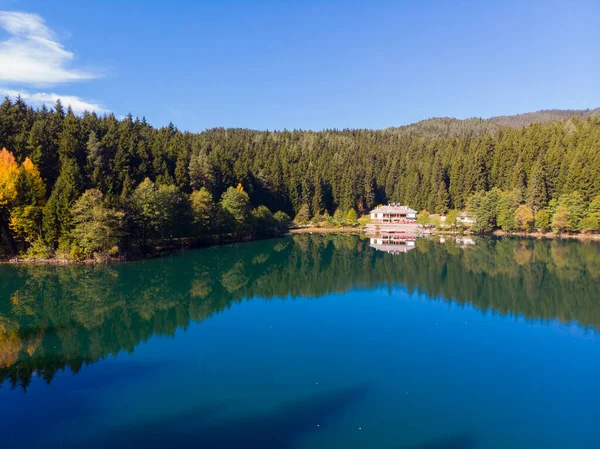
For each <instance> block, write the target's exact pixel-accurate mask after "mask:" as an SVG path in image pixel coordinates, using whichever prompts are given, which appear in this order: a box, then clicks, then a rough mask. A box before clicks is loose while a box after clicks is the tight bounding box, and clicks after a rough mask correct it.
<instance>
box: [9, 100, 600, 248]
mask: <svg viewBox="0 0 600 449" xmlns="http://www.w3.org/2000/svg"><path fill="white" fill-rule="evenodd" d="M595 112H596V113H595ZM536 114H538V115H536ZM536 114H523V115H522V116H514V117H513V118H510V117H499V118H496V119H488V120H479V119H470V120H464V121H457V120H452V119H434V120H431V121H425V122H420V123H418V124H415V125H411V126H407V127H401V128H390V129H387V130H327V131H322V132H313V131H287V130H286V131H277V132H270V131H253V130H248V129H222V128H218V129H211V130H207V131H205V132H202V133H189V132H182V131H180V130H178V129H177V128H176V127H175V126H174V125H172V124H171V125H169V126H167V127H163V128H160V129H157V128H154V127H152V126H151V125H150V124H148V123H147V122H146V120H145V119H137V118H136V119H134V118H133V117H132V116H131V115H128V116H127V117H125V118H123V119H117V118H116V117H115V116H114V115H112V114H110V115H105V116H98V115H96V114H94V113H85V114H83V116H77V115H75V114H74V113H73V112H72V111H71V110H70V109H66V110H65V108H64V107H63V106H62V105H61V104H60V102H58V103H57V104H56V105H55V106H54V108H52V109H47V108H45V107H42V108H41V109H34V108H32V107H29V106H27V105H26V104H25V103H24V102H23V101H22V100H21V99H20V98H17V99H16V100H14V101H11V100H10V99H5V100H4V102H3V103H2V104H1V105H0V148H4V149H5V150H3V151H2V152H1V153H0V230H1V234H2V245H3V249H2V251H3V252H4V253H5V254H7V255H14V254H16V253H18V252H21V253H24V252H27V253H28V254H30V255H33V256H37V257H49V256H51V255H52V254H54V253H59V254H63V255H67V256H69V257H74V258H84V257H91V256H92V255H94V254H113V253H114V254H116V253H129V252H133V251H143V250H144V249H145V248H148V247H152V246H156V245H157V244H160V243H161V242H165V241H169V240H171V239H174V238H178V237H197V236H204V235H215V234H229V235H252V234H253V233H256V232H259V231H260V230H262V229H268V228H270V227H273V226H277V225H278V224H281V223H285V222H286V221H287V220H288V219H289V216H299V217H300V218H301V219H302V220H308V219H311V218H314V217H317V218H316V219H320V218H323V217H327V216H328V215H332V214H334V213H336V211H337V213H338V214H339V213H340V211H341V212H342V213H343V214H344V215H343V216H346V213H347V212H348V211H351V210H352V211H357V212H358V213H363V212H365V211H367V210H369V209H370V208H372V207H373V206H375V205H377V204H380V203H386V202H389V201H396V202H401V203H407V204H409V205H410V206H411V207H413V208H415V209H418V210H427V211H429V212H432V213H446V212H448V211H450V210H463V209H467V210H470V211H471V212H472V213H473V214H474V215H475V216H476V218H477V224H476V226H475V227H474V230H475V231H479V232H490V231H493V230H494V229H497V228H502V229H505V230H516V229H523V230H530V229H534V228H539V229H541V230H548V229H553V230H555V231H557V232H564V231H567V232H578V231H592V232H593V231H598V230H600V182H599V181H598V179H600V151H599V150H600V117H598V115H597V110H596V111H544V112H542V113H536ZM522 125H523V126H522Z"/></svg>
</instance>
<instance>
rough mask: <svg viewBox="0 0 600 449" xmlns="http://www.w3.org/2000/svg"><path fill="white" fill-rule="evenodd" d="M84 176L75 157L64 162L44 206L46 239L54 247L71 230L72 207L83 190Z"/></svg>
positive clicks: (66, 238) (66, 237)
mask: <svg viewBox="0 0 600 449" xmlns="http://www.w3.org/2000/svg"><path fill="white" fill-rule="evenodd" d="M83 185H84V183H83V177H82V176H81V173H80V171H79V166H78V165H77V163H76V162H75V160H73V159H65V160H63V162H62V167H61V170H60V175H59V176H58V179H57V180H56V184H55V186H54V189H53V190H52V194H51V195H50V198H48V202H47V203H46V207H45V208H44V219H43V229H44V239H45V240H46V242H47V243H48V244H50V245H51V246H53V247H56V245H57V244H58V243H59V240H60V239H63V240H68V238H69V234H70V232H71V228H72V226H71V214H70V211H71V207H72V205H73V203H74V202H75V201H76V200H77V198H79V195H81V193H82V192H83Z"/></svg>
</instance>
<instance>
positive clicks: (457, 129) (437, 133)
mask: <svg viewBox="0 0 600 449" xmlns="http://www.w3.org/2000/svg"><path fill="white" fill-rule="evenodd" d="M592 115H596V116H600V108H596V109H544V110H540V111H536V112H526V113H523V114H516V115H499V116H496V117H490V118H486V119H484V118H477V117H472V118H467V119H456V118H451V117H433V118H430V119H426V120H421V121H419V122H416V123H412V124H410V125H406V126H399V127H394V128H390V130H392V131H395V132H399V133H409V134H416V135H419V136H423V137H432V138H435V137H458V136H464V135H481V134H486V133H490V132H494V131H497V130H498V129H500V128H504V127H508V128H522V127H524V126H528V125H531V124H532V123H552V122H566V121H568V120H569V119H571V118H573V117H578V118H582V119H583V118H586V117H589V116H592Z"/></svg>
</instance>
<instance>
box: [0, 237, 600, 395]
mask: <svg viewBox="0 0 600 449" xmlns="http://www.w3.org/2000/svg"><path fill="white" fill-rule="evenodd" d="M368 243H369V241H368V240H361V239H360V238H358V237H354V236H340V235H325V236H322V235H313V236H311V235H297V236H294V237H293V238H284V239H272V240H263V241H260V242H253V243H248V244H244V245H231V246H225V247H219V248H208V249H205V250H202V251H201V252H186V253H184V254H182V255H180V256H178V257H174V258H168V259H154V260H151V261H147V262H143V263H142V262H140V263H131V264H119V265H106V264H101V265H86V266H80V265H74V266H45V265H42V266H38V265H26V266H5V267H3V271H2V272H0V385H1V384H2V382H3V381H5V380H8V381H10V382H11V383H12V385H21V386H23V387H26V386H27V385H28V384H29V382H30V380H31V376H32V375H33V374H34V373H37V374H38V375H40V376H43V377H44V378H45V379H46V380H47V381H48V382H50V380H51V379H52V377H53V376H54V374H55V373H56V372H57V371H59V370H61V369H64V368H65V367H68V368H70V369H71V370H73V371H74V372H77V371H78V370H79V369H81V367H82V366H83V365H85V364H87V363H94V362H96V361H97V360H99V359H103V358H105V357H107V356H109V355H110V354H116V353H118V352H119V351H128V352H131V351H133V350H134V348H135V346H136V345H138V344H139V343H140V342H143V341H146V340H147V339H148V338H150V337H151V336H152V335H173V334H174V333H175V331H176V330H177V329H178V328H187V326H189V324H190V322H191V320H196V321H201V320H204V319H206V318H208V317H210V316H211V315H213V314H215V313H220V312H223V311H225V310H227V309H228V308H229V307H231V305H232V304H235V303H237V302H240V301H244V300H246V299H252V298H262V299H265V300H272V299H276V298H279V299H286V300H292V298H297V297H309V298H317V297H322V296H325V295H327V294H330V293H342V292H346V291H348V290H350V289H353V288H360V289H372V288H389V289H390V291H393V289H394V288H396V287H401V288H403V289H407V290H408V291H410V292H418V293H424V294H426V295H427V296H428V297H430V298H432V299H434V300H444V301H454V302H456V303H458V304H470V305H472V306H474V307H476V308H478V309H480V310H481V311H482V312H492V313H500V314H502V315H507V314H508V315H518V316H524V317H526V318H529V319H536V320H538V319H539V320H558V321H560V322H563V323H570V322H572V321H576V322H578V323H579V324H581V325H582V326H586V327H592V328H594V329H596V330H597V329H600V304H599V303H598V282H599V279H600V252H599V251H598V249H599V248H598V244H596V243H592V242H590V243H588V244H581V243H579V242H574V241H563V240H553V241H551V242H547V241H538V240H530V239H527V240H526V239H523V240H518V239H506V238H505V239H501V240H499V239H488V238H482V239H479V240H478V241H477V245H475V246H471V247H468V248H466V249H462V248H460V247H458V246H457V245H455V244H454V242H453V241H451V240H450V239H447V241H446V244H445V245H440V244H439V243H437V242H435V241H433V240H426V239H419V240H418V241H417V248H416V249H415V250H413V251H410V252H409V253H407V254H403V255H400V256H396V255H392V254H387V253H383V252H379V251H376V250H374V249H373V248H371V247H369V245H368ZM368 306H369V305H368V301H367V302H365V307H368Z"/></svg>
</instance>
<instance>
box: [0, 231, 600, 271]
mask: <svg viewBox="0 0 600 449" xmlns="http://www.w3.org/2000/svg"><path fill="white" fill-rule="evenodd" d="M301 234H340V235H366V233H365V229H364V227H351V226H341V227H325V226H297V227H290V228H286V229H279V230H276V231H271V232H267V233H262V234H258V235H253V236H245V237H239V236H237V237H232V236H228V235H215V236H210V237H203V238H195V239H189V238H188V239H181V240H179V241H175V242H171V243H170V244H168V245H164V246H157V247H155V248H153V249H152V250H151V252H149V253H147V254H141V255H129V256H119V257H107V258H99V259H96V258H94V259H82V260H75V259H64V258H58V257H53V258H49V259H35V258H31V259H29V258H23V257H18V256H17V257H13V258H4V259H0V265H22V264H31V265H96V264H113V263H127V262H136V261H140V260H149V259H157V258H160V257H166V256H169V255H171V254H174V253H176V252H179V251H186V250H191V249H200V248H210V247H216V246H221V245H231V244H236V243H247V242H253V241H258V240H265V239H270V238H278V237H283V236H286V235H301ZM436 235H440V236H448V235H450V236H474V237H477V236H485V235H488V236H490V235H491V236H494V237H521V238H528V239H536V240H562V239H570V240H579V241H582V242H588V241H600V234H566V233H565V234H555V233H553V232H548V233H543V232H525V233H523V232H505V231H501V230H497V231H494V232H492V233H491V234H474V233H471V232H468V231H466V232H465V231H448V230H436V231H434V232H433V233H432V234H428V235H424V237H434V236H436Z"/></svg>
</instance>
